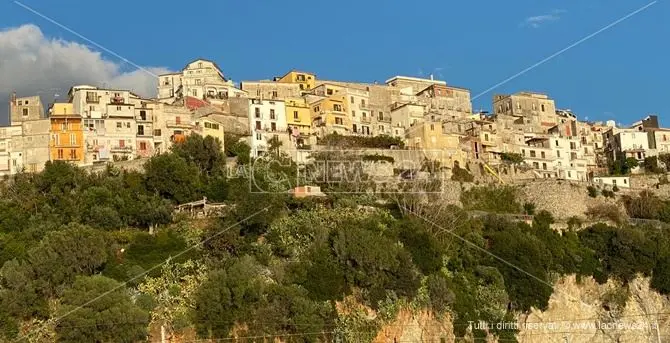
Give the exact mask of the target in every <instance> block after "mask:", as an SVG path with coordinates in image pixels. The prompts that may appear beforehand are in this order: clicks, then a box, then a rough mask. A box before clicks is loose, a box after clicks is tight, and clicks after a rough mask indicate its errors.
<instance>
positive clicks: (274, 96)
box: [240, 80, 301, 100]
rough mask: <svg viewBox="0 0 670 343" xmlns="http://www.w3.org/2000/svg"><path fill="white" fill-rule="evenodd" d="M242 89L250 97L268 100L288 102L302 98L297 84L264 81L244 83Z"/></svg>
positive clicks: (241, 84) (241, 85)
mask: <svg viewBox="0 0 670 343" xmlns="http://www.w3.org/2000/svg"><path fill="white" fill-rule="evenodd" d="M240 88H242V90H243V91H245V92H246V93H247V94H248V96H249V97H252V98H256V99H268V100H286V99H289V98H299V97H300V96H301V90H300V85H299V84H297V83H285V82H275V81H269V80H262V81H242V82H241V83H240Z"/></svg>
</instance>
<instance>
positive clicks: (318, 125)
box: [309, 95, 351, 136]
mask: <svg viewBox="0 0 670 343" xmlns="http://www.w3.org/2000/svg"><path fill="white" fill-rule="evenodd" d="M309 106H310V107H311V109H312V129H313V130H314V132H316V133H317V134H319V135H322V136H324V135H326V134H332V133H338V134H342V135H348V134H349V132H350V130H351V118H349V115H348V112H347V101H346V99H345V97H344V96H338V95H333V96H330V97H327V98H322V99H319V100H317V101H315V102H312V103H311V104H310V105H309Z"/></svg>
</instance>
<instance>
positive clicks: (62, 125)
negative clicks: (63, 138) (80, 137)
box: [60, 123, 67, 131]
mask: <svg viewBox="0 0 670 343" xmlns="http://www.w3.org/2000/svg"><path fill="white" fill-rule="evenodd" d="M60 130H61V131H66V130H67V124H66V123H61V124H60Z"/></svg>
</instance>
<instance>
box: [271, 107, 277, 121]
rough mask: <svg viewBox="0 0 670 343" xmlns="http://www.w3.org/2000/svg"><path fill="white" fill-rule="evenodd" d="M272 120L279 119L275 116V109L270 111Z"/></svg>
mask: <svg viewBox="0 0 670 343" xmlns="http://www.w3.org/2000/svg"><path fill="white" fill-rule="evenodd" d="M270 119H272V120H275V119H277V117H276V116H275V110H274V109H270Z"/></svg>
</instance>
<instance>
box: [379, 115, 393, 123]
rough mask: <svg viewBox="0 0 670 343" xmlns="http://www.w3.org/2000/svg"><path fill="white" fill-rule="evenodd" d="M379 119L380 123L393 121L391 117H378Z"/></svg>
mask: <svg viewBox="0 0 670 343" xmlns="http://www.w3.org/2000/svg"><path fill="white" fill-rule="evenodd" d="M377 121H378V122H380V123H390V122H391V117H390V116H388V117H377Z"/></svg>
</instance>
